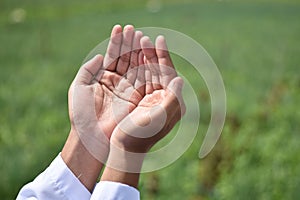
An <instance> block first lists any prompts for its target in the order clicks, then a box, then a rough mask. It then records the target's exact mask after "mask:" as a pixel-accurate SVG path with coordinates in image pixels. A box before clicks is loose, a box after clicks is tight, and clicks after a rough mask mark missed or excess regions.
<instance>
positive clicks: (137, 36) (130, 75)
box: [126, 31, 143, 85]
mask: <svg viewBox="0 0 300 200" xmlns="http://www.w3.org/2000/svg"><path fill="white" fill-rule="evenodd" d="M142 36H143V33H142V32H141V31H136V32H135V33H134V36H133V41H132V51H131V55H130V64H129V69H128V71H127V74H126V77H127V79H128V81H129V82H130V83H131V84H132V85H134V83H135V81H136V78H137V72H138V69H137V68H136V69H135V67H137V66H139V53H140V52H141V45H140V40H141V38H142Z"/></svg>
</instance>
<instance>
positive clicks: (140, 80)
mask: <svg viewBox="0 0 300 200" xmlns="http://www.w3.org/2000/svg"><path fill="white" fill-rule="evenodd" d="M136 69H137V70H138V73H137V78H136V80H135V83H134V88H136V90H137V91H138V92H139V93H140V94H141V96H143V97H144V96H145V88H146V79H145V66H144V65H141V66H139V67H138V68H136Z"/></svg>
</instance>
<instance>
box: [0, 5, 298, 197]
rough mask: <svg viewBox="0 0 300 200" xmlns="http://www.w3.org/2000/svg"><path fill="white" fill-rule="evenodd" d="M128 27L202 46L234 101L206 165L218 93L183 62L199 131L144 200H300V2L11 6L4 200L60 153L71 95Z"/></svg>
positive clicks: (1, 167) (156, 177)
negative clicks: (88, 62) (171, 33)
mask: <svg viewBox="0 0 300 200" xmlns="http://www.w3.org/2000/svg"><path fill="white" fill-rule="evenodd" d="M117 23H119V24H121V25H125V24H128V23H129V24H133V25H135V26H136V27H146V26H158V27H164V28H171V29H174V30H177V31H180V32H183V33H185V34H187V35H189V36H190V37H192V38H194V39H195V40H196V41H198V42H199V43H200V44H202V45H203V47H204V48H205V49H206V50H207V51H208V52H209V54H210V55H211V57H212V58H213V59H214V61H215V62H216V64H217V66H218V67H219V70H220V72H221V74H222V76H223V79H224V83H225V87H226V92H227V100H228V102H227V117H226V124H225V127H224V130H223V133H222V136H221V139H220V140H219V142H218V143H217V145H216V147H215V148H214V150H213V151H212V152H211V153H210V154H209V156H207V157H206V158H205V159H202V160H199V159H198V151H199V148H200V144H201V142H202V139H203V136H204V134H205V132H206V129H207V125H208V123H209V119H210V110H209V106H210V103H209V101H210V100H209V94H208V91H207V89H206V86H205V84H204V82H203V81H202V80H199V78H195V77H194V75H193V73H192V70H191V67H186V65H188V64H186V63H185V62H184V61H182V60H180V59H178V58H176V56H174V57H175V58H174V59H175V65H176V66H177V67H178V68H179V69H180V71H181V73H183V74H185V75H186V76H187V77H188V78H189V79H190V80H191V82H192V84H193V85H194V86H195V87H194V89H195V92H196V94H197V95H198V98H199V102H200V109H201V121H200V129H199V131H198V135H197V138H196V139H195V141H194V142H193V144H192V145H191V147H190V148H189V149H188V151H186V152H185V153H184V155H183V156H182V157H181V158H180V159H179V160H177V161H176V162H175V163H173V164H172V165H170V166H168V167H166V168H164V169H162V170H159V171H157V172H152V173H146V174H143V175H142V177H141V181H140V190H141V196H142V199H172V200H174V199H188V200H196V199H300V178H299V177H300V156H299V153H300V145H299V143H300V135H299V134H300V125H299V124H300V107H299V102H300V70H299V67H300V66H299V63H300V56H299V55H300V2H299V1H298V0H274V1H272V0H261V1H259V0H255V1H250V0H223V1H217V0H207V1H197V0H186V1H185V0H181V1H180V0H163V1H160V0H148V1H146V0H127V1H117V0H111V1H100V0H97V1H96V0H90V1H83V0H72V1H71V0H65V1H61V0H51V1H50V0H39V1H37V0H26V1H21V0H0V66H1V68H0V175H1V179H0V180H1V181H0V196H1V199H4V200H6V199H14V198H15V197H16V195H17V193H18V191H19V190H20V188H21V187H22V186H23V185H24V184H25V183H27V182H29V181H31V180H32V179H33V178H34V177H35V176H37V175H38V174H39V173H40V172H42V171H43V170H44V169H45V167H46V166H48V165H49V163H50V162H51V160H52V159H53V158H55V156H56V155H57V154H58V152H60V150H61V148H62V146H63V144H64V141H65V139H66V137H67V135H68V131H69V119H68V111H67V91H68V87H69V85H70V83H71V81H72V79H73V77H74V75H75V74H76V72H77V70H78V68H79V67H80V65H81V63H82V61H83V59H84V58H85V56H86V55H87V54H88V52H89V51H90V50H91V49H92V48H94V46H95V45H96V44H98V43H99V42H101V41H103V40H104V39H106V38H107V37H108V36H109V34H110V30H111V27H112V26H113V25H114V24H117ZM191 123H198V122H197V121H194V122H191ZM190 131H192V130H186V134H189V132H190ZM171 137H172V134H171V135H170V136H169V137H167V138H166V139H165V141H163V142H166V141H168V140H170V138H171ZM162 159H163V158H162Z"/></svg>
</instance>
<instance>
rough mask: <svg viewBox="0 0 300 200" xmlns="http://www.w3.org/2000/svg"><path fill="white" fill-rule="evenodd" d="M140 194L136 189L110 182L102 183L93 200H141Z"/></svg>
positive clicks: (95, 191) (94, 193)
mask: <svg viewBox="0 0 300 200" xmlns="http://www.w3.org/2000/svg"><path fill="white" fill-rule="evenodd" d="M139 199H140V193H139V191H138V190H137V189H135V188H134V187H131V186H128V185H125V184H122V183H117V182H110V181H100V182H99V183H98V184H97V185H96V187H95V190H94V192H93V194H92V197H91V200H139Z"/></svg>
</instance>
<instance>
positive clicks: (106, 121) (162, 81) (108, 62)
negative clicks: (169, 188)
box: [61, 25, 185, 191]
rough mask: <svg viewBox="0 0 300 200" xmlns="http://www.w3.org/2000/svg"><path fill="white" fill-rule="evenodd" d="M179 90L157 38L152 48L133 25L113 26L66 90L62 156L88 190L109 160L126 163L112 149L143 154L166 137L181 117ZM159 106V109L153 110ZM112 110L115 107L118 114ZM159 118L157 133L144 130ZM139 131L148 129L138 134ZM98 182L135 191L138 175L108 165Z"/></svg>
mask: <svg viewBox="0 0 300 200" xmlns="http://www.w3.org/2000/svg"><path fill="white" fill-rule="evenodd" d="M182 85H183V81H182V79H181V78H179V77H178V76H177V73H176V71H175V69H174V66H173V63H172V60H171V58H170V55H169V52H168V50H167V45H166V42H165V39H164V38H163V37H162V36H159V37H157V39H156V43H155V45H153V44H152V42H151V41H150V39H149V38H148V37H142V33H141V32H139V31H134V27H133V26H130V25H127V26H125V27H124V30H122V27H121V26H119V25H116V26H114V28H113V29H112V32H111V38H110V42H109V44H108V47H107V52H106V54H105V56H104V57H102V56H101V55H97V56H95V57H94V58H93V59H91V60H90V61H88V62H87V63H85V64H84V65H83V66H82V67H81V68H80V70H79V72H78V74H77V75H76V77H75V79H74V81H73V83H72V84H71V87H70V89H69V115H70V121H71V130H70V134H69V137H68V139H67V141H66V143H65V146H64V147H63V150H62V153H61V156H62V159H63V160H64V162H65V163H66V165H67V166H68V167H69V169H70V170H71V171H72V172H73V173H74V175H75V176H77V177H78V179H79V180H80V181H81V183H82V184H83V185H84V186H85V187H86V188H87V189H88V190H89V191H92V190H93V188H94V186H95V184H96V181H97V178H98V177H99V174H100V172H101V170H102V168H103V163H104V162H103V161H106V159H108V160H107V161H108V162H110V163H112V164H114V163H113V162H114V160H118V159H119V158H120V159H124V160H126V158H125V157H122V156H124V155H123V154H116V153H115V152H114V151H113V149H112V147H118V148H119V149H121V150H124V151H128V152H135V153H147V152H148V151H149V150H150V148H151V147H152V146H153V145H154V144H155V143H157V142H158V141H159V140H160V139H161V138H163V137H164V136H165V135H167V134H168V133H169V131H170V130H171V129H172V128H173V127H174V125H175V124H176V123H177V122H178V120H180V118H181V116H182V115H183V113H184V112H185V107H184V103H183V100H182V97H181V90H182ZM75 94H80V95H75ZM128 94H130V95H128ZM87 102H92V103H87ZM78 105H80V106H78ZM83 105H84V106H83ZM157 106H160V109H155V108H157ZM115 107H117V108H118V109H117V114H116V111H115V110H114V108H115ZM87 111H92V112H87ZM160 116H165V118H164V120H163V122H164V123H163V124H161V127H160V129H159V130H158V131H155V132H153V130H152V129H151V128H147V125H149V124H150V123H152V122H153V121H154V122H155V119H159V117H160ZM130 120H132V121H134V122H136V123H137V125H138V126H131V127H129V130H130V131H129V133H128V132H124V127H123V126H122V124H128V123H126V122H128V121H130ZM158 121H161V120H158ZM129 124H130V123H129ZM90 127H96V128H95V129H90ZM138 127H146V129H148V130H147V131H146V132H145V131H142V132H139V129H138ZM97 131H100V132H101V134H98V132H97ZM132 134H140V136H141V137H135V136H134V135H132ZM143 134H144V135H143ZM97 135H98V136H97ZM99 135H100V136H99ZM86 136H88V137H86ZM93 137H94V138H96V137H98V138H97V139H98V141H97V140H91V141H89V140H88V139H87V140H86V138H93ZM99 137H100V138H99ZM93 141H96V142H97V143H96V144H95V145H96V146H95V147H97V148H93V149H92V150H91V148H89V149H87V148H86V147H90V146H93V145H94V143H89V142H93ZM85 142H88V145H87V143H85ZM129 162H130V160H129ZM142 162H143V160H142V159H141V160H139V161H138V162H137V166H138V168H141V166H142ZM116 164H117V163H116ZM125 165H126V164H125ZM124 167H126V166H124ZM129 167H130V166H129ZM129 171H130V170H129ZM101 180H102V181H113V182H120V183H124V184H127V185H130V186H133V187H137V186H138V181H139V171H137V172H135V173H131V172H126V171H124V170H119V169H115V168H113V167H111V166H110V165H109V166H107V167H106V168H105V170H104V172H103V174H102V177H101Z"/></svg>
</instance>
